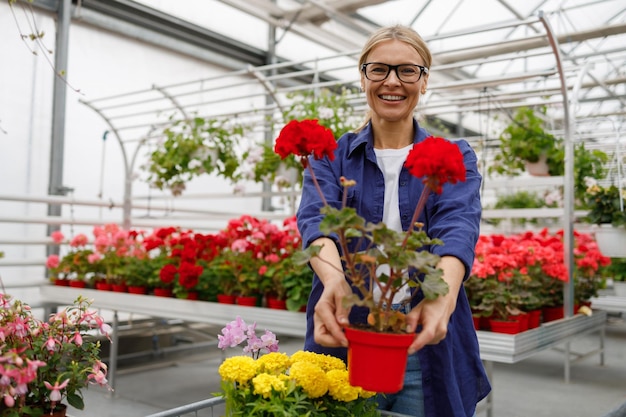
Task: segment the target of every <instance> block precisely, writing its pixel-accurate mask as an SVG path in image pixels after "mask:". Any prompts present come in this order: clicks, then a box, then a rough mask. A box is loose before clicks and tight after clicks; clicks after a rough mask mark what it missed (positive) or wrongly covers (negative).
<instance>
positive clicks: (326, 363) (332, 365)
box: [317, 354, 346, 372]
mask: <svg viewBox="0 0 626 417" xmlns="http://www.w3.org/2000/svg"><path fill="white" fill-rule="evenodd" d="M317 356H318V357H319V358H318V359H319V361H320V362H321V363H320V366H321V367H322V369H323V370H324V371H325V372H328V371H333V370H338V371H345V370H346V364H345V362H344V361H342V360H341V359H339V358H336V357H334V356H331V355H322V354H319V355H317Z"/></svg>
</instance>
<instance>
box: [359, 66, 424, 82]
mask: <svg viewBox="0 0 626 417" xmlns="http://www.w3.org/2000/svg"><path fill="white" fill-rule="evenodd" d="M391 70H394V71H396V76H397V77H398V79H399V80H400V81H402V82H405V83H416V82H418V81H419V80H420V78H422V74H428V68H426V67H424V66H422V65H415V64H401V65H389V64H383V63H382V62H368V63H366V64H363V65H361V71H363V74H365V78H367V79H368V80H370V81H383V80H386V79H387V77H389V73H390V72H391Z"/></svg>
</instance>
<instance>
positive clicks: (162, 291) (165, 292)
mask: <svg viewBox="0 0 626 417" xmlns="http://www.w3.org/2000/svg"><path fill="white" fill-rule="evenodd" d="M154 295H156V296H157V297H172V296H173V295H174V293H173V292H172V289H171V288H155V289H154Z"/></svg>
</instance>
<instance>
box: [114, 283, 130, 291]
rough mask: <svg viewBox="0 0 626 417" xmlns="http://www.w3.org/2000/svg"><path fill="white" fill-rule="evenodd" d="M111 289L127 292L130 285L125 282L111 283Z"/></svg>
mask: <svg viewBox="0 0 626 417" xmlns="http://www.w3.org/2000/svg"><path fill="white" fill-rule="evenodd" d="M111 289H112V290H113V292H126V291H128V287H127V286H126V284H125V283H123V282H120V283H119V284H111Z"/></svg>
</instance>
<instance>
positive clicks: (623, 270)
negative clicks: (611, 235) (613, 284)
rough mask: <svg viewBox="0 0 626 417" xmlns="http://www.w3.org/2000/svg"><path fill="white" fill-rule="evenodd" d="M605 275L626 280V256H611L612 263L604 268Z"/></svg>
mask: <svg viewBox="0 0 626 417" xmlns="http://www.w3.org/2000/svg"><path fill="white" fill-rule="evenodd" d="M604 276H605V277H606V278H613V281H626V258H611V263H610V264H609V265H608V266H606V267H605V268H604Z"/></svg>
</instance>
